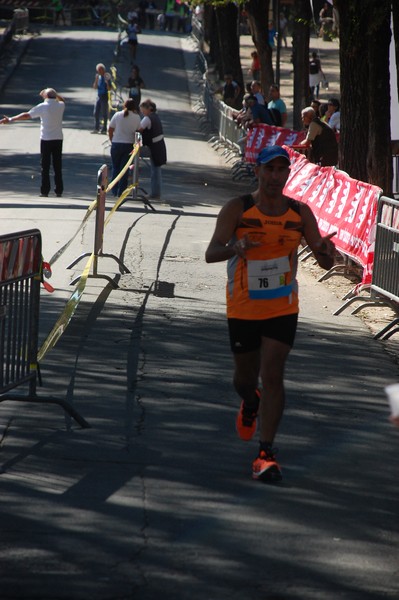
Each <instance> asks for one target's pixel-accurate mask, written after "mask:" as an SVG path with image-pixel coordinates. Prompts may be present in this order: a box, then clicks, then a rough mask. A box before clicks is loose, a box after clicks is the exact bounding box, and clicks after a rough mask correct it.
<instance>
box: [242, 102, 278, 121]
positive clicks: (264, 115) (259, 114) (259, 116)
mask: <svg viewBox="0 0 399 600" xmlns="http://www.w3.org/2000/svg"><path fill="white" fill-rule="evenodd" d="M246 103H247V106H248V107H249V109H250V110H251V114H252V125H253V126H254V125H258V124H259V123H265V124H266V125H274V123H273V119H272V117H271V115H270V111H269V109H268V108H267V107H266V106H264V105H263V104H259V102H258V99H257V98H256V96H254V95H253V94H250V95H249V96H248V97H247V99H246Z"/></svg>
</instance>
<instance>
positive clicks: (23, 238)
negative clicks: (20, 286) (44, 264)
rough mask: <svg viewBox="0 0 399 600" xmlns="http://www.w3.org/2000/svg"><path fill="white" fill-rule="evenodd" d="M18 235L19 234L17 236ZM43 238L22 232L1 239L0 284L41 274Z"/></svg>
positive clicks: (38, 233)
mask: <svg viewBox="0 0 399 600" xmlns="http://www.w3.org/2000/svg"><path fill="white" fill-rule="evenodd" d="M17 235H18V234H17ZM40 265H41V237H40V232H37V234H24V232H21V234H20V236H19V237H17V236H16V235H15V234H11V235H10V236H7V235H5V236H1V237H0V282H1V283H4V282H9V281H14V280H17V279H21V278H27V277H33V276H35V275H38V274H40Z"/></svg>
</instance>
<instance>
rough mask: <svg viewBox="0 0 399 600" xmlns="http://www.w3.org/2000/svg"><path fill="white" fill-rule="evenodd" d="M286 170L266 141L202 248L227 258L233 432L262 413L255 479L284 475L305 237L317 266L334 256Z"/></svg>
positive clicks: (242, 431)
mask: <svg viewBox="0 0 399 600" xmlns="http://www.w3.org/2000/svg"><path fill="white" fill-rule="evenodd" d="M289 173H290V158H289V155H288V153H287V151H286V150H284V148H281V147H280V146H268V147H266V148H263V150H261V152H260V153H259V155H258V157H257V160H256V167H255V176H256V178H257V180H258V188H257V189H256V190H255V191H254V192H252V193H248V194H245V195H242V196H239V197H236V198H233V199H231V200H230V201H229V202H227V204H225V205H224V207H223V208H222V210H221V211H220V213H219V216H218V218H217V222H216V227H215V231H214V234H213V236H212V239H211V241H210V243H209V246H208V248H207V250H206V253H205V259H206V262H208V263H214V262H221V261H227V275H228V277H227V279H228V282H227V288H226V299H227V322H228V329H229V336H230V348H231V351H232V353H233V356H234V378H233V382H234V387H235V390H236V392H237V394H238V396H239V397H240V401H241V405H240V409H239V411H238V414H237V417H236V431H237V434H238V437H239V438H240V439H241V440H244V441H250V440H251V439H252V438H253V437H254V435H255V432H256V425H257V423H256V421H257V417H258V414H259V430H260V440H259V451H258V454H257V456H256V458H255V459H254V460H253V462H252V478H253V479H254V480H257V481H265V482H270V481H276V480H280V479H281V477H282V475H281V469H280V466H279V464H278V462H277V460H276V457H275V450H274V448H273V443H274V439H275V436H276V434H277V431H278V427H279V424H280V421H281V419H282V416H283V412H284V402H285V391H284V370H285V364H286V361H287V358H288V355H289V353H290V351H291V348H292V346H293V344H294V339H295V334H296V328H297V321H298V312H299V300H298V283H297V250H298V247H299V245H300V243H301V239H302V236H303V237H304V238H305V240H306V243H307V244H308V246H309V247H310V249H311V251H312V252H313V253H314V256H315V258H316V260H317V262H318V264H319V265H320V267H321V268H323V269H330V268H331V267H332V266H333V264H334V255H335V246H334V244H333V242H332V241H331V239H330V238H331V237H332V236H333V235H334V234H330V235H328V236H325V237H322V236H321V234H320V231H319V228H318V225H317V221H316V218H315V216H314V214H313V212H312V210H311V209H310V207H309V206H308V205H307V204H305V203H302V202H298V201H295V200H293V199H292V198H290V197H288V196H286V195H284V194H283V189H284V186H285V184H286V182H287V180H288V177H289ZM259 378H261V381H262V389H261V390H260V389H259Z"/></svg>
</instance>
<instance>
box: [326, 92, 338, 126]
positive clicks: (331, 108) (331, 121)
mask: <svg viewBox="0 0 399 600" xmlns="http://www.w3.org/2000/svg"><path fill="white" fill-rule="evenodd" d="M327 123H328V125H329V126H330V127H331V129H332V130H333V131H335V133H339V132H340V130H341V111H340V104H339V100H337V98H330V99H329V100H328V102H327Z"/></svg>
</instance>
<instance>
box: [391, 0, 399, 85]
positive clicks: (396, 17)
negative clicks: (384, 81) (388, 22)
mask: <svg viewBox="0 0 399 600" xmlns="http://www.w3.org/2000/svg"><path fill="white" fill-rule="evenodd" d="M392 20H393V33H394V39H395V57H396V78H397V80H396V83H397V88H398V97H399V3H398V2H392Z"/></svg>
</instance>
